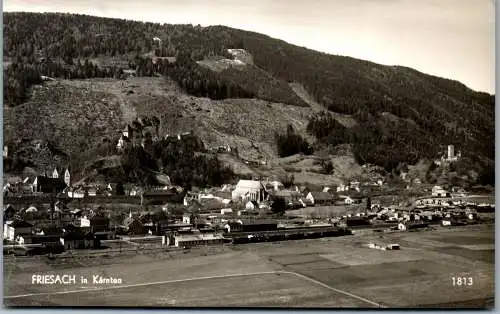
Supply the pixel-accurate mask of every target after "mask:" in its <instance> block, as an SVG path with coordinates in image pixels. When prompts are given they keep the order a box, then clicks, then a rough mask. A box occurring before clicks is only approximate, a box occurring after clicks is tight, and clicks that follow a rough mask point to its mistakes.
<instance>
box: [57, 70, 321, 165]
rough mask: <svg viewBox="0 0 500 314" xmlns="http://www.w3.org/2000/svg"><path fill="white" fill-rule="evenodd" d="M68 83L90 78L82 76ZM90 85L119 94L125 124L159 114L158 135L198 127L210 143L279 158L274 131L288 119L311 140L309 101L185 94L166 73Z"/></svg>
mask: <svg viewBox="0 0 500 314" xmlns="http://www.w3.org/2000/svg"><path fill="white" fill-rule="evenodd" d="M65 83H67V84H71V85H73V86H85V85H88V84H89V83H88V81H82V80H73V81H65ZM92 86H93V88H94V89H96V90H101V91H103V92H106V93H109V94H112V95H114V96H115V98H116V99H117V100H118V101H119V104H120V110H121V112H122V117H123V118H122V121H123V122H122V123H123V124H124V123H126V122H131V120H132V119H133V118H135V117H136V116H137V115H156V116H158V117H159V118H160V120H161V125H160V135H166V134H177V133H179V132H187V131H194V132H195V133H196V134H197V135H198V136H199V137H200V138H201V139H202V140H203V141H204V142H205V144H206V145H207V146H208V147H213V146H219V145H231V146H234V147H237V148H238V151H239V153H240V156H241V157H243V158H246V159H251V160H254V159H271V158H275V157H276V155H277V152H276V147H275V144H274V142H275V139H274V135H275V133H276V132H277V131H278V132H284V131H285V130H286V127H287V125H288V124H292V125H293V126H294V128H295V129H296V130H297V132H299V133H300V134H303V135H304V136H305V137H307V138H308V139H309V140H310V141H311V142H312V141H313V138H312V137H311V136H308V135H307V134H306V131H305V128H306V126H307V121H308V118H309V116H310V114H311V110H310V108H306V107H298V106H288V105H285V104H277V103H270V102H267V101H262V100H257V99H226V100H222V101H218V100H212V99H209V98H197V97H193V96H189V95H186V94H185V93H183V92H182V91H181V90H180V89H179V87H178V86H177V85H176V84H175V83H174V82H172V81H171V80H169V79H166V78H164V77H140V78H131V79H128V80H122V81H117V80H111V79H107V80H92ZM117 131H119V130H117Z"/></svg>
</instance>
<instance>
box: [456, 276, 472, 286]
mask: <svg viewBox="0 0 500 314" xmlns="http://www.w3.org/2000/svg"><path fill="white" fill-rule="evenodd" d="M451 280H452V282H453V286H472V285H473V283H474V282H473V280H472V277H451Z"/></svg>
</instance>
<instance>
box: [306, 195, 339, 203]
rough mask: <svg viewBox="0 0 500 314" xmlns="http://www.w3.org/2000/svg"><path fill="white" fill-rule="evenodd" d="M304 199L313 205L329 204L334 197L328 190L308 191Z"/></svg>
mask: <svg viewBox="0 0 500 314" xmlns="http://www.w3.org/2000/svg"><path fill="white" fill-rule="evenodd" d="M306 200H307V201H308V202H309V203H311V204H313V205H331V204H333V203H334V202H335V197H334V196H333V195H332V194H330V193H328V192H309V193H308V194H307V196H306Z"/></svg>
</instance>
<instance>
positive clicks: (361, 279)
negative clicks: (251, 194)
mask: <svg viewBox="0 0 500 314" xmlns="http://www.w3.org/2000/svg"><path fill="white" fill-rule="evenodd" d="M369 243H382V244H388V243H397V244H399V245H400V248H401V249H400V250H387V251H385V250H375V249H372V248H369V247H368V246H367V244H369ZM34 269H36V272H34V271H33V270H34ZM37 274H42V275H44V274H61V275H62V274H70V275H75V278H76V283H75V284H69V285H61V284H54V285H41V284H34V283H33V282H32V277H33V275H37ZM94 276H101V277H103V278H111V277H112V278H119V279H120V281H121V284H99V283H96V284H94V283H93V280H92V278H93V277H94ZM82 277H84V278H87V279H88V282H87V283H82V282H81V278H82ZM457 278H465V282H466V283H467V284H460V285H458V284H457V281H456V279H457ZM469 283H470V284H469ZM207 287H209V288H207ZM395 291H397V292H398V293H394V292H395ZM444 291H446V293H442V292H444ZM111 295H112V296H113V298H110V297H109V296H111ZM493 297H494V225H491V224H483V225H470V226H462V227H456V228H439V227H438V228H434V229H433V230H427V231H416V232H391V233H382V234H381V233H375V232H360V233H356V232H355V233H354V235H351V236H341V237H332V238H320V239H307V240H291V241H282V242H264V243H250V244H243V245H224V246H217V247H210V246H208V247H197V248H193V249H189V250H182V249H176V250H168V251H167V250H149V251H142V252H141V251H127V250H124V251H123V252H115V253H109V254H95V256H90V255H85V254H81V255H75V256H67V255H65V256H58V257H56V258H53V259H49V258H47V257H46V256H37V257H9V256H6V257H5V258H4V303H5V305H7V306H74V305H75V304H82V305H85V306H121V307H133V306H141V307H143V306H144V307H170V306H174V307H195V306H206V307H220V306H222V307H249V306H250V307H253V306H255V307H283V306H285V307H315V308H323V307H324V308H327V307H355V308H365V307H368V308H372V307H391V308H392V307H413V308H414V307H458V306H461V307H481V308H484V307H491V306H493V301H492V300H493Z"/></svg>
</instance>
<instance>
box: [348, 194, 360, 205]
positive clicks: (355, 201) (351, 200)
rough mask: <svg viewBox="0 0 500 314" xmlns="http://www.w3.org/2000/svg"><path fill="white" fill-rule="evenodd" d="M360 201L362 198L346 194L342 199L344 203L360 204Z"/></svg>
mask: <svg viewBox="0 0 500 314" xmlns="http://www.w3.org/2000/svg"><path fill="white" fill-rule="evenodd" d="M361 203H362V199H361V198H357V197H350V196H347V197H346V198H345V199H344V204H346V205H353V204H361Z"/></svg>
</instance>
